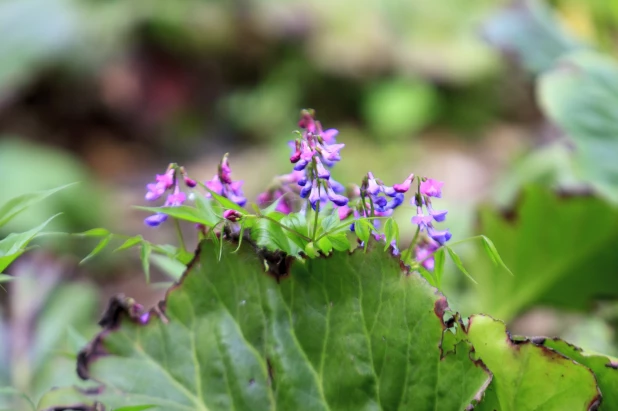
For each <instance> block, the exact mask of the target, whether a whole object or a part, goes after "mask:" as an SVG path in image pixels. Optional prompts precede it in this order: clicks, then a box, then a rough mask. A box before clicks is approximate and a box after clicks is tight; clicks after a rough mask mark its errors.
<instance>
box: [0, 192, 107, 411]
mask: <svg viewBox="0 0 618 411" xmlns="http://www.w3.org/2000/svg"><path fill="white" fill-rule="evenodd" d="M70 186H72V185H71V184H70V185H65V186H62V187H58V188H55V189H51V190H46V191H39V192H34V193H28V194H22V195H20V196H17V197H14V198H12V199H9V200H8V201H7V202H6V203H4V204H3V205H2V206H0V227H6V226H7V225H8V224H10V223H11V222H13V221H14V220H15V219H16V218H18V217H19V216H21V215H23V214H24V213H25V212H27V211H28V209H29V208H31V207H33V206H35V205H36V204H38V203H41V202H48V201H49V198H50V197H51V196H52V195H53V196H58V195H59V194H60V192H61V191H64V190H66V191H71V190H67V188H69V187H70ZM73 190H74V189H73ZM54 217H55V216H54ZM54 217H51V218H48V219H47V220H46V221H45V222H43V223H41V224H40V225H38V226H36V227H35V228H32V229H30V230H28V231H25V232H22V233H18V232H12V233H11V234H9V235H7V236H6V237H5V238H4V239H2V240H1V241H0V272H2V273H3V274H0V283H7V282H9V281H11V284H10V285H8V284H5V285H7V286H10V294H9V296H8V299H6V305H3V307H2V308H0V313H2V314H3V315H2V317H0V386H5V387H9V386H10V387H12V388H2V389H0V409H7V410H9V409H10V410H15V409H27V407H28V405H27V404H28V402H30V403H31V400H30V399H29V398H30V397H32V398H33V399H34V400H35V401H36V400H37V399H38V398H39V397H40V396H41V395H42V394H43V392H44V391H46V390H48V389H49V387H50V385H52V384H54V383H63V384H74V383H79V380H78V379H76V378H75V377H74V376H73V375H72V372H71V371H72V370H73V369H74V366H73V361H75V358H76V355H77V352H78V351H79V349H80V347H81V345H83V343H84V342H85V339H84V338H83V337H81V336H80V334H79V332H78V331H76V330H78V329H79V330H83V329H85V328H87V327H88V326H89V324H88V323H89V322H90V321H91V318H92V315H93V314H94V311H95V305H96V292H95V291H94V290H93V289H92V288H91V287H89V286H87V285H84V284H64V285H61V286H59V285H58V283H59V282H60V280H61V271H62V269H63V268H65V267H63V265H62V264H61V263H58V262H57V261H54V260H53V259H50V258H45V257H42V258H40V259H38V260H30V261H27V260H24V261H23V262H20V263H18V264H15V265H13V266H12V268H14V269H13V274H12V275H8V274H6V270H7V268H8V267H9V265H11V264H12V263H13V262H15V260H16V259H17V258H19V257H20V256H21V255H22V254H23V253H25V252H27V251H28V250H30V249H32V248H35V246H33V245H31V242H32V241H33V240H35V239H36V238H38V237H40V236H41V235H43V234H44V233H43V230H44V229H45V227H46V226H48V224H49V222H50V221H52V220H53V219H54ZM31 224H32V223H31ZM3 291H6V290H5V289H4V288H3ZM4 308H7V309H8V310H9V312H10V313H11V315H10V316H5V315H4V314H5V310H4ZM57 350H63V351H64V352H63V356H58V355H57V354H58V352H57ZM52 370H53V371H52ZM50 371H52V372H50ZM56 373H57V374H56Z"/></svg>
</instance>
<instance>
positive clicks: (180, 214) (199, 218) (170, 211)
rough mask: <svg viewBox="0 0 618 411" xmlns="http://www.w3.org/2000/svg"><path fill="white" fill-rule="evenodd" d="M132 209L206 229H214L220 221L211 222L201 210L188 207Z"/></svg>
mask: <svg viewBox="0 0 618 411" xmlns="http://www.w3.org/2000/svg"><path fill="white" fill-rule="evenodd" d="M134 208H136V209H138V210H143V211H149V212H151V213H162V214H167V215H168V216H170V217H172V218H176V219H178V220H183V221H188V222H190V223H197V224H203V225H205V226H208V227H214V226H215V224H217V223H218V222H219V221H220V219H217V220H215V221H213V219H212V218H211V216H210V215H208V214H207V213H205V212H204V211H202V210H199V209H197V208H195V207H190V206H185V205H183V206H178V207H141V206H135V207H134Z"/></svg>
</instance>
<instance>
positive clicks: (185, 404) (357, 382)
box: [42, 242, 491, 411]
mask: <svg viewBox="0 0 618 411" xmlns="http://www.w3.org/2000/svg"><path fill="white" fill-rule="evenodd" d="M213 247H214V244H212V243H211V242H204V243H203V244H202V246H201V252H200V253H199V259H198V260H197V261H196V262H195V263H194V264H193V265H192V266H191V268H190V269H189V271H188V273H187V274H186V275H185V277H184V278H183V280H182V281H181V283H180V285H178V286H176V287H173V288H172V289H171V290H170V291H169V292H168V294H167V300H166V302H165V304H162V305H161V306H162V307H165V308H164V310H165V311H164V314H165V318H166V320H165V321H163V320H162V319H161V318H159V317H158V316H156V315H154V314H153V315H152V316H151V318H150V320H149V321H148V323H147V324H145V325H144V324H140V323H139V322H138V321H136V320H133V319H131V317H130V315H128V314H127V313H126V312H125V313H119V314H120V317H117V318H119V322H118V323H115V324H109V328H107V329H105V330H104V331H102V333H100V334H99V336H97V337H96V339H95V341H97V342H95V343H94V344H95V345H94V346H92V350H89V351H87V352H84V356H83V361H82V362H81V363H80V366H81V369H82V370H83V371H84V372H85V373H87V374H88V375H89V377H90V378H92V379H95V380H97V381H99V382H101V383H103V384H109V385H110V386H112V387H114V389H113V390H102V391H101V393H100V394H99V395H97V394H95V393H92V396H91V398H92V400H99V401H101V402H103V403H104V404H105V405H107V406H110V407H121V406H129V405H136V404H138V403H141V404H144V403H149V404H153V405H156V406H157V407H156V408H155V410H166V411H180V410H182V411H188V410H213V409H235V410H238V411H243V410H274V409H280V410H295V411H303V410H311V411H314V410H316V411H317V410H332V411H337V410H361V409H385V410H390V409H419V410H425V409H437V410H441V411H451V410H452V411H460V410H463V409H465V408H466V407H467V406H469V405H470V404H471V402H472V401H473V399H474V398H475V397H476V396H479V397H480V395H482V392H483V390H484V388H485V387H486V386H487V384H488V383H489V381H490V378H491V377H490V375H489V374H488V373H487V371H486V370H485V369H484V368H483V367H482V366H481V365H480V364H479V363H475V362H474V361H472V360H471V359H470V355H471V347H470V346H469V345H468V343H467V342H466V341H461V342H460V343H459V345H458V346H457V349H456V350H455V352H451V353H449V354H447V355H446V356H444V357H443V358H442V359H441V352H440V349H439V346H440V341H441V339H442V335H443V332H444V330H445V328H444V325H443V323H442V317H443V314H444V311H445V309H446V300H445V299H444V297H442V296H440V295H439V294H437V293H436V290H435V289H434V288H432V287H430V286H429V285H428V284H427V283H426V282H425V281H424V280H423V279H422V278H421V277H420V276H418V275H417V274H416V273H409V274H407V273H405V272H402V270H401V268H400V265H399V261H398V260H397V259H395V258H393V257H392V256H391V255H390V254H388V253H385V252H383V251H382V250H381V249H375V248H370V249H369V250H368V252H367V253H362V252H355V253H351V254H350V253H348V252H334V253H333V254H332V255H331V256H330V257H328V258H316V259H311V260H306V261H304V263H301V262H298V261H295V262H293V263H292V265H291V267H290V270H291V272H290V275H289V276H286V277H283V278H279V280H277V279H275V278H273V277H272V276H270V275H269V274H268V273H265V272H264V270H263V266H262V259H261V257H259V256H257V255H256V254H255V252H254V250H253V249H252V248H251V247H249V246H243V247H242V248H241V250H240V251H239V252H238V253H237V254H231V251H233V250H234V245H230V244H227V243H226V244H225V246H224V248H225V250H224V252H223V255H222V259H221V261H218V260H217V259H216V257H215V256H214V253H213V252H212V251H213V250H212V249H213ZM116 312H117V311H116ZM117 313H118V312H117ZM103 347H105V348H104V349H103ZM90 353H92V354H90ZM95 353H96V354H95ZM138 376H141V377H139V378H138ZM44 400H45V398H44V399H43V400H42V401H44ZM47 404H49V403H47Z"/></svg>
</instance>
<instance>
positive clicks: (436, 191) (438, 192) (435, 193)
mask: <svg viewBox="0 0 618 411" xmlns="http://www.w3.org/2000/svg"><path fill="white" fill-rule="evenodd" d="M443 185H444V183H443V182H442V181H438V180H434V179H433V178H428V179H427V180H425V181H422V182H421V194H424V195H426V196H429V197H436V198H440V197H442V186H443Z"/></svg>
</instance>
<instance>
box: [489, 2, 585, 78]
mask: <svg viewBox="0 0 618 411" xmlns="http://www.w3.org/2000/svg"><path fill="white" fill-rule="evenodd" d="M483 31H484V35H485V38H486V39H487V40H488V41H489V42H490V43H491V44H492V45H493V46H495V47H497V48H498V49H500V50H501V51H503V52H504V53H506V54H508V55H511V56H513V55H514V56H517V57H518V58H519V59H520V62H521V64H522V65H523V67H524V68H526V70H528V71H529V72H530V73H533V74H539V73H541V72H543V71H545V70H548V69H550V68H551V67H552V66H553V65H554V63H555V62H556V60H557V59H558V58H560V57H561V56H562V55H564V54H565V53H567V52H570V51H573V50H575V49H580V48H583V47H584V46H583V45H582V44H580V43H579V42H578V41H577V40H575V38H574V37H573V36H572V35H570V34H569V33H567V32H566V31H565V30H564V28H563V27H562V26H561V25H560V22H559V21H558V19H557V18H556V16H555V15H554V13H553V11H552V10H551V8H550V6H548V5H547V4H545V3H543V2H541V1H539V0H524V1H518V2H517V4H511V5H509V6H507V7H505V8H504V10H501V11H500V12H499V13H496V14H495V15H494V16H493V17H492V18H490V19H489V20H488V21H487V22H486V23H485V25H484V30H483Z"/></svg>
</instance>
